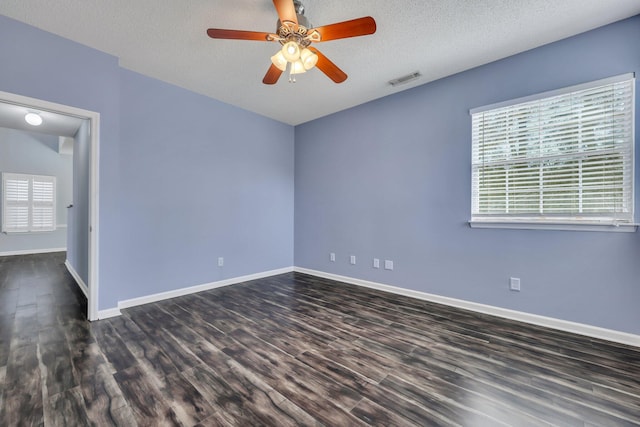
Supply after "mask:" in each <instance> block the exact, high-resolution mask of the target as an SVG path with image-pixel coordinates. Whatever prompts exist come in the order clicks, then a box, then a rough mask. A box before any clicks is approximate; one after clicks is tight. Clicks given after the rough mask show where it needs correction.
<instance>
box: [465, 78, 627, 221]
mask: <svg viewBox="0 0 640 427" xmlns="http://www.w3.org/2000/svg"><path fill="white" fill-rule="evenodd" d="M634 83H635V80H634V78H633V75H625V76H619V77H616V78H612V79H606V80H601V81H598V82H593V83H590V84H587V85H580V86H577V87H572V88H567V89H564V90H561V91H555V92H552V93H547V94H543V95H540V96H538V97H536V99H531V98H528V99H525V100H520V102H514V103H511V104H510V105H504V104H502V105H498V106H489V107H485V108H480V109H476V110H472V112H471V115H472V215H471V216H472V222H473V221H478V222H482V221H487V222H518V221H526V222H551V223H553V222H556V223H558V222H568V223H571V222H575V223H580V222H592V223H593V222H600V223H602V222H604V223H624V222H627V223H632V222H633V204H634V199H633V197H634V195H633V179H634V177H633V167H634V164H633V157H634V154H633V150H634V123H633V121H634V89H635V88H634V86H635V85H634Z"/></svg>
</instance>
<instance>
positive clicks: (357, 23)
mask: <svg viewBox="0 0 640 427" xmlns="http://www.w3.org/2000/svg"><path fill="white" fill-rule="evenodd" d="M313 31H317V32H318V33H320V41H321V42H326V41H329V40H337V39H346V38H348V37H358V36H366V35H368V34H373V33H375V32H376V21H375V20H374V19H373V18H372V17H370V16H366V17H364V18H358V19H352V20H351V21H344V22H338V23H337V24H329V25H324V26H322V27H317V28H314V29H313V30H311V32H313Z"/></svg>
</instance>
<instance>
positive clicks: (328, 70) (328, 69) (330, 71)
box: [309, 47, 347, 83]
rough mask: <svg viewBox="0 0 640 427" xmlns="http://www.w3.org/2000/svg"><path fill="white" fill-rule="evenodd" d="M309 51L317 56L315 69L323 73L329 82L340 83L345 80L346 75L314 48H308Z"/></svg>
mask: <svg viewBox="0 0 640 427" xmlns="http://www.w3.org/2000/svg"><path fill="white" fill-rule="evenodd" d="M309 50H310V51H312V52H313V53H315V54H316V55H318V63H317V64H316V67H318V68H319V69H320V71H322V72H323V73H325V74H326V75H327V77H329V78H330V79H331V80H333V81H334V82H336V83H342V82H343V81H345V80H347V75H346V73H345V72H344V71H342V70H341V69H340V68H338V66H337V65H336V64H334V63H333V62H331V61H330V60H329V58H327V57H326V56H324V55H323V54H322V53H320V51H319V50H318V49H316V48H315V47H309Z"/></svg>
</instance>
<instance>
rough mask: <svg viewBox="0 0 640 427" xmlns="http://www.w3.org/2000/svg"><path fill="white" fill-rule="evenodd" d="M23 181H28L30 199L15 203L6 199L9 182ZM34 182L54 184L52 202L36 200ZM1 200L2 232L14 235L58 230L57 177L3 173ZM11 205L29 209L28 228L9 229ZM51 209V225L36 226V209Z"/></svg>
mask: <svg viewBox="0 0 640 427" xmlns="http://www.w3.org/2000/svg"><path fill="white" fill-rule="evenodd" d="M12 179H13V180H23V181H27V182H28V185H27V189H28V190H27V191H28V197H27V200H26V201H23V202H14V201H9V200H7V199H6V195H7V192H6V185H7V181H8V180H12ZM34 182H47V183H52V185H53V189H52V201H51V202H48V201H39V200H34ZM1 193H2V194H1V200H0V202H1V203H2V221H1V222H2V224H1V225H2V232H3V233H6V234H14V233H40V232H52V231H56V229H57V221H56V210H57V182H56V177H55V176H49V175H36V174H25V173H14V172H3V173H2V188H1ZM10 205H14V206H17V205H23V206H26V207H27V210H28V213H27V226H26V227H9V226H8V225H7V221H6V220H7V206H10ZM42 206H45V207H51V212H52V214H51V225H50V226H46V227H37V226H35V224H34V213H33V212H34V208H37V207H42Z"/></svg>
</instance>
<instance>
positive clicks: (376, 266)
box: [373, 258, 380, 268]
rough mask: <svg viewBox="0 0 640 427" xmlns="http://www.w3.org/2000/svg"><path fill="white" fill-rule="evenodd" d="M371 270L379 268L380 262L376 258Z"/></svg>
mask: <svg viewBox="0 0 640 427" xmlns="http://www.w3.org/2000/svg"><path fill="white" fill-rule="evenodd" d="M373 268H380V260H379V259H378V258H374V259H373Z"/></svg>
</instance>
